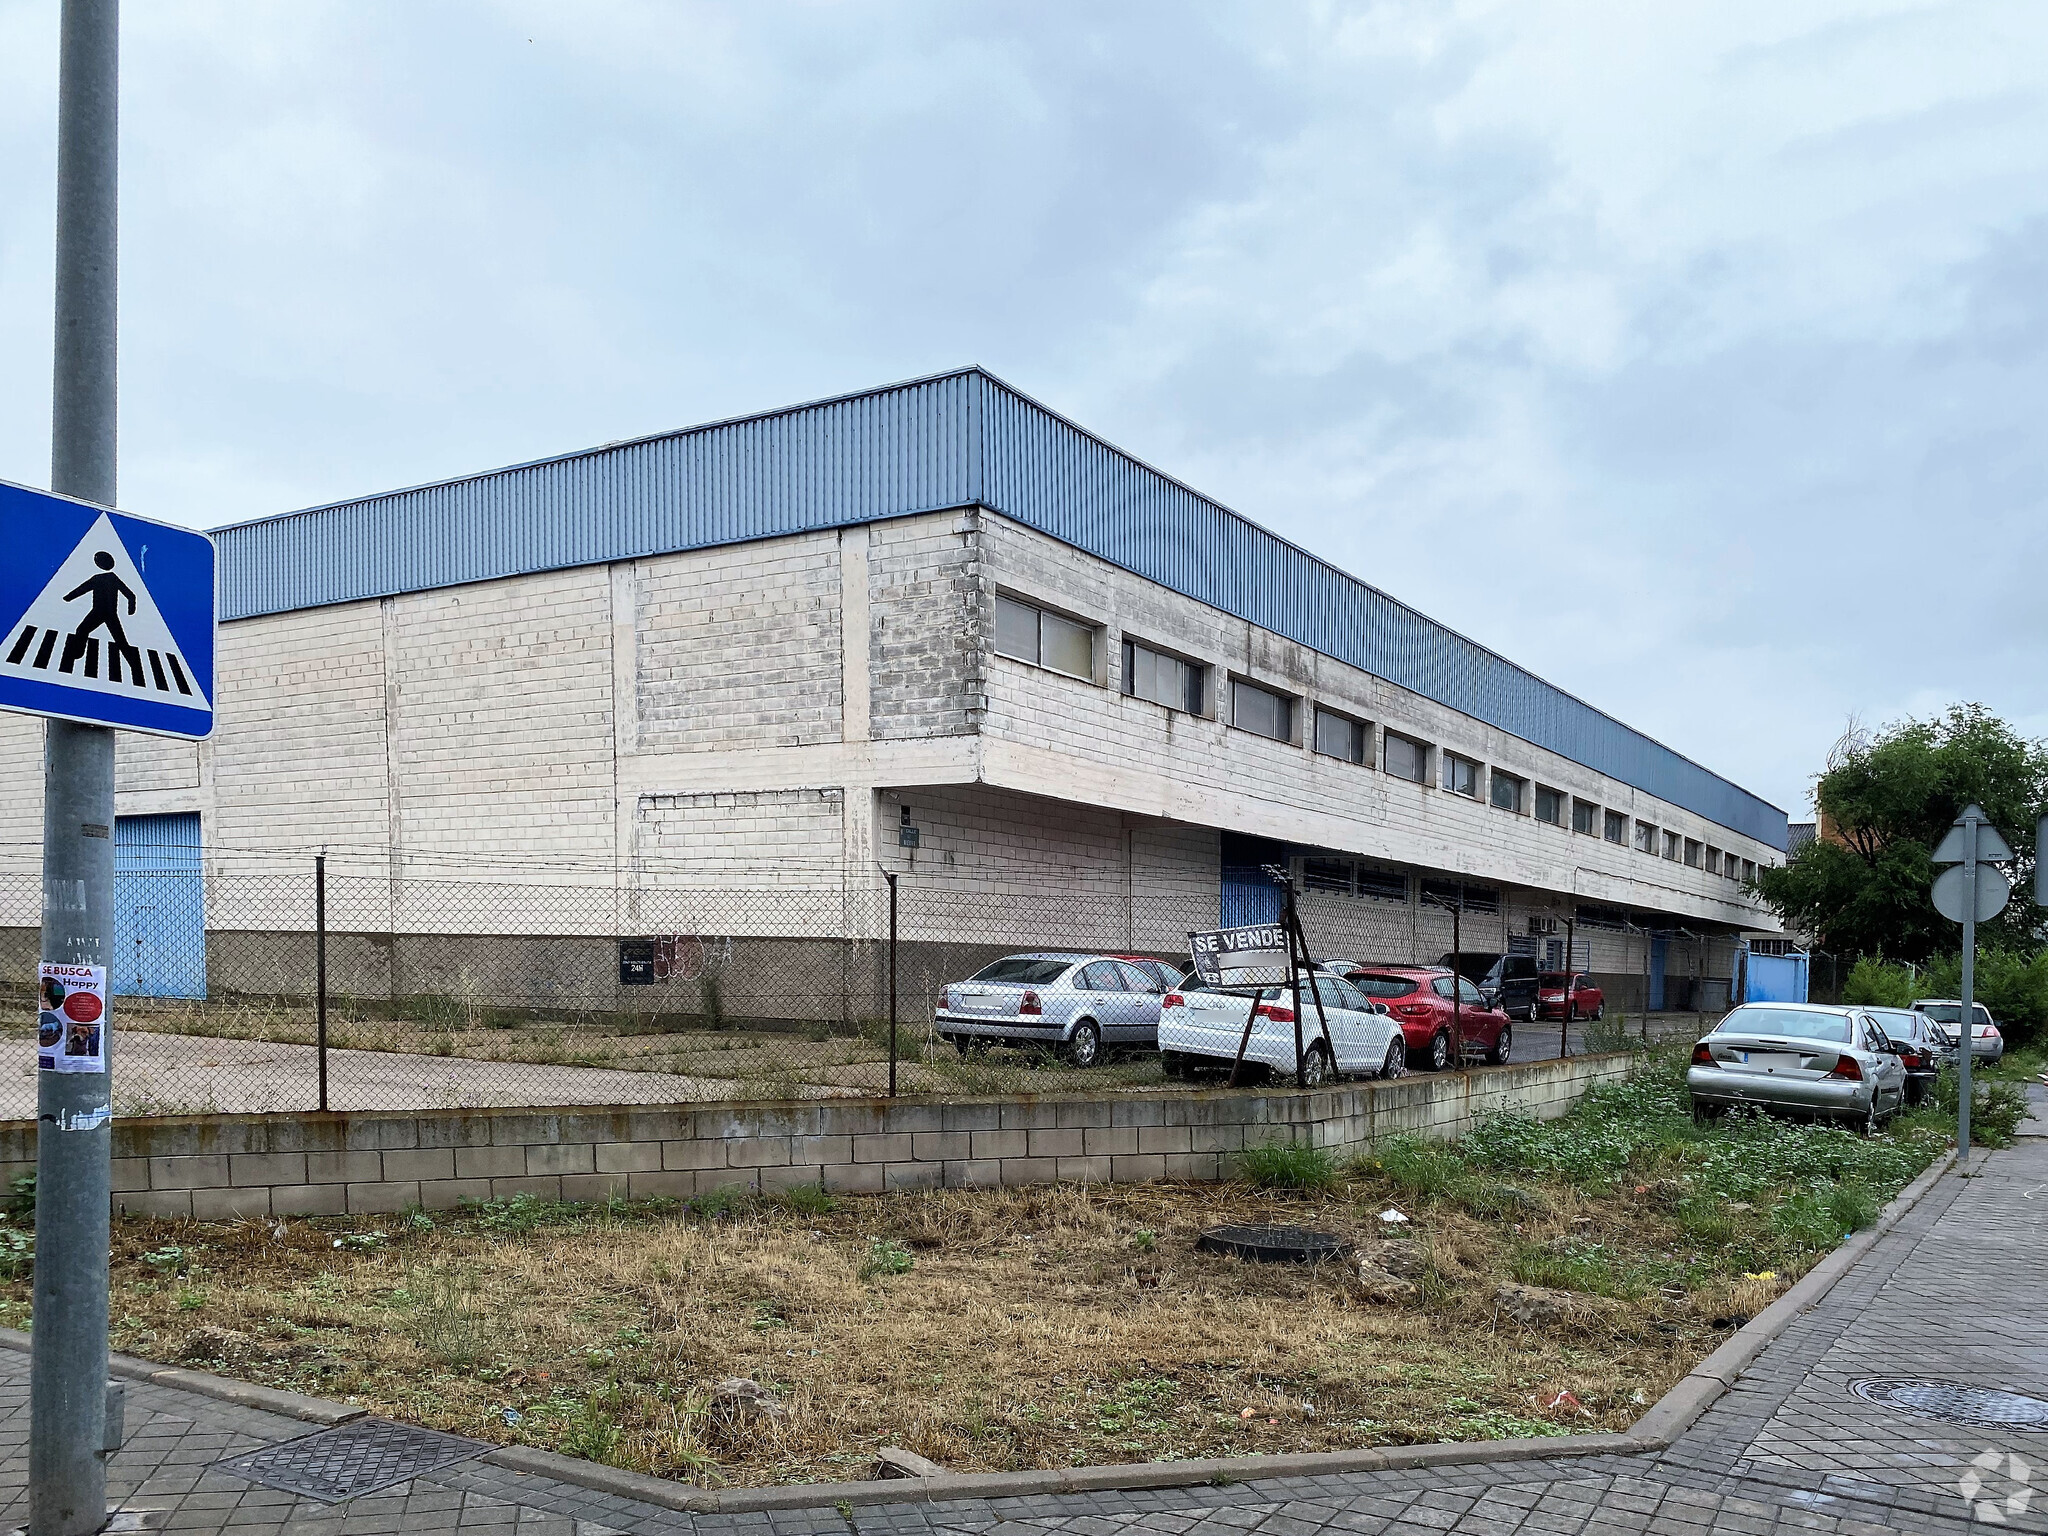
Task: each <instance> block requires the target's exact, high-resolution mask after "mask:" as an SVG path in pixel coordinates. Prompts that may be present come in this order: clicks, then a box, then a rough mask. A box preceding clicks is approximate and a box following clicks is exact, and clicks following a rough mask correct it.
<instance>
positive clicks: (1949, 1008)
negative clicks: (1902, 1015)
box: [1920, 1003, 1991, 1024]
mask: <svg viewBox="0 0 2048 1536" xmlns="http://www.w3.org/2000/svg"><path fill="white" fill-rule="evenodd" d="M1920 1012H1922V1013H1924V1014H1926V1015H1927V1017H1929V1018H1930V1019H1933V1020H1934V1021H1935V1022H1936V1023H1937V1024H1953V1023H1955V1022H1956V1021H1957V1020H1958V1019H1960V1018H1961V1017H1962V1016H1963V1005H1962V1004H1961V1003H1922V1004H1921V1005H1920ZM1970 1014H1971V1017H1973V1018H1974V1019H1976V1021H1977V1022H1978V1023H1979V1024H1989V1023H1990V1022H1991V1012H1990V1010H1989V1009H1987V1008H1986V1007H1985V1006H1984V1005H1983V1004H1982V1003H1973V1004H1972V1005H1971V1007H1970Z"/></svg>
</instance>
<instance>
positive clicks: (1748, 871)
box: [1742, 859, 1756, 880]
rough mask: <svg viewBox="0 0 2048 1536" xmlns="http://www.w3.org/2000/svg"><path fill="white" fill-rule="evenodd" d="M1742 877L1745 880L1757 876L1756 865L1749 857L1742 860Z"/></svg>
mask: <svg viewBox="0 0 2048 1536" xmlns="http://www.w3.org/2000/svg"><path fill="white" fill-rule="evenodd" d="M1742 878H1743V879H1744V880H1754V879H1755V878H1756V865H1755V864H1754V863H1753V862H1752V861H1750V860H1748V859H1744V860H1743V861H1742Z"/></svg>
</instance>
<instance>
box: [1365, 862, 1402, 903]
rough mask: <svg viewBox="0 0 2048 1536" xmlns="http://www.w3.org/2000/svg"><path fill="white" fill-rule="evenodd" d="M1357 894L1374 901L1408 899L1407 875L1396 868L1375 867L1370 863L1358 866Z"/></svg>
mask: <svg viewBox="0 0 2048 1536" xmlns="http://www.w3.org/2000/svg"><path fill="white" fill-rule="evenodd" d="M1357 875H1358V894H1359V895H1361V896H1367V897H1370V898H1372V899H1373V900H1374V901H1406V900H1407V899H1408V877H1407V875H1405V874H1403V873H1402V872H1401V871H1400V870H1398V869H1375V868H1373V867H1372V866H1371V865H1370V864H1361V865H1359V866H1358V871H1357Z"/></svg>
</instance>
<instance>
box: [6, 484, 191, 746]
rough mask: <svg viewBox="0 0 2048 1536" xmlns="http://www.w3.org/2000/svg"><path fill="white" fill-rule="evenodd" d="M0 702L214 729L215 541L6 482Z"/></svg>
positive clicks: (160, 729) (130, 725)
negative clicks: (5, 553)
mask: <svg viewBox="0 0 2048 1536" xmlns="http://www.w3.org/2000/svg"><path fill="white" fill-rule="evenodd" d="M0 541H4V545H5V547H6V549H7V551H8V559H7V561H6V562H5V565H4V567H0V625H4V626H5V627H4V628H0V709H11V710H19V711H23V712H26V713H30V714H38V715H46V716H54V717H56V718H59V719H66V720H81V721H85V722H88V723H91V724H95V725H111V726H119V727H122V728H125V729H128V730H136V731H148V732H152V733H155V734H159V735H167V736H188V737H200V736H205V735H206V734H208V733H209V732H210V731H211V730H212V728H213V683H214V665H213V661H214V656H213V637H214V557H213V541H212V540H211V539H209V538H208V537H207V536H206V535H205V534H203V533H197V532H194V531H193V530H191V529H189V528H174V527H171V526H169V525H168V524H163V523H152V522H148V521H145V520H144V519H142V518H137V517H130V516H128V515H127V514H125V513H120V512H109V511H106V510H105V509H103V508H99V507H94V506H89V505H87V504H86V503H83V502H76V501H71V500H69V499H68V498H65V497H61V496H52V495H49V494H47V493H45V492H42V491H33V490H29V489H27V488H25V487H21V486H14V485H6V484H0Z"/></svg>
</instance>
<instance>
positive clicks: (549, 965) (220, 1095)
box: [0, 859, 1727, 1118]
mask: <svg viewBox="0 0 2048 1536" xmlns="http://www.w3.org/2000/svg"><path fill="white" fill-rule="evenodd" d="M325 863H326V861H324V860H314V859H307V860H304V861H303V863H298V864H294V865H292V866H288V867H283V868H275V867H273V868H271V869H268V870H262V871H252V872H232V871H228V872H223V871H219V870H205V869H202V868H201V867H200V866H199V864H198V863H197V862H196V860H195V861H189V862H185V861H180V860H178V859H167V860H163V861H151V860H148V859H144V860H142V861H140V867H132V868H130V869H128V870H125V871H123V872H122V873H121V874H120V875H119V876H118V877H117V881H116V885H117V895H116V922H115V947H114V948H115V952H114V955H113V957H112V965H111V967H110V968H111V970H112V972H113V975H112V987H113V991H114V993H115V995H116V997H117V999H118V1004H117V1007H116V1009H115V1023H116V1031H115V1037H114V1038H115V1041H116V1045H115V1051H116V1055H115V1077H114V1081H115V1109H116V1112H117V1113H121V1114H128V1115H135V1114H204V1113H227V1112H256V1113H273V1112H275V1113H282V1112H295V1111H305V1110H311V1109H317V1108H322V1107H327V1108H333V1109H372V1108H375V1109H403V1108H444V1107H445V1108H452V1107H468V1106H479V1105H491V1104H498V1105H566V1104H578V1103H581V1104H644V1103H698V1102H718V1101H732V1100H761V1099H803V1098H812V1097H825V1096H835V1095H874V1094H887V1093H901V1094H938V1095H953V1094H984V1093H996V1092H1036V1091H1046V1090H1053V1089H1077V1088H1079V1089H1124V1090H1143V1089H1147V1088H1165V1087H1166V1086H1167V1085H1168V1080H1167V1078H1166V1077H1165V1075H1164V1073H1163V1071H1162V1068H1161V1065H1160V1058H1159V1055H1158V1053H1157V1051H1156V1050H1154V1049H1152V1048H1151V1047H1150V1045H1149V1044H1148V1045H1145V1046H1143V1047H1142V1048H1140V1047H1136V1046H1131V1047H1126V1048H1123V1049H1118V1048H1116V1045H1115V1042H1114V1041H1113V1040H1112V1041H1111V1042H1109V1043H1110V1046H1111V1048H1110V1049H1109V1050H1107V1051H1105V1052H1104V1053H1103V1056H1102V1058H1101V1059H1100V1060H1099V1061H1097V1062H1096V1063H1094V1064H1092V1065H1090V1066H1088V1067H1086V1068H1085V1069H1084V1068H1081V1067H1079V1066H1076V1065H1074V1064H1073V1063H1072V1062H1070V1061H1069V1060H1067V1059H1066V1057H1065V1056H1064V1055H1063V1053H1062V1052H1060V1051H1059V1050H1058V1049H1056V1048H1051V1047H1038V1046H1025V1047H1003V1046H998V1047H996V1048H993V1049H968V1050H962V1049H959V1048H957V1047H956V1046H955V1045H954V1044H952V1043H951V1042H949V1041H948V1040H947V1039H945V1038H943V1037H942V1035H941V1033H940V1032H939V1030H938V1028H937V1027H936V1025H935V1019H934V1016H935V1013H936V1011H937V1009H938V1007H939V1004H940V1001H941V994H942V991H943V989H944V988H945V987H946V986H947V985H948V984H949V983H957V982H961V981H963V980H965V979H967V978H969V977H971V976H973V975H974V974H975V973H976V972H977V971H979V970H980V969H982V968H983V967H984V966H986V965H987V964H988V963H989V962H991V961H993V960H995V959H998V958H1000V957H1002V956H1005V955H1010V954H1015V953H1018V952H1020V951H1032V950H1047V951H1078V952H1085V953H1091V954H1100V955H1105V956H1124V957H1129V958H1135V959H1147V958H1150V959H1157V960H1160V961H1164V962H1166V963H1168V964H1170V965H1173V966H1174V967H1175V968H1176V969H1177V970H1178V969H1184V968H1185V966H1186V964H1187V935H1188V933H1189V932H1190V931H1191V930H1199V929H1207V928H1213V927H1215V926H1216V925H1217V895H1216V889H1215V887H1214V886H1213V885H1211V886H1208V887H1206V888H1201V887H1194V886H1190V887H1188V888H1177V887H1172V886H1160V887H1155V888H1150V889H1130V888H1126V889H1123V890H1120V891H1103V890H1101V889H1100V888H1096V889H1093V890H1076V889H1068V888H1061V887H1059V886H1057V885H1055V884H1051V883H1048V884H1047V886H1046V887H1045V888H1044V889H1042V890H1037V891H1024V892H1019V891H1014V890H1013V891H1005V892H1000V893H998V892H990V891H987V890H985V889H977V888H973V887H971V886H967V885H964V884H949V883H947V882H946V881H944V880H943V879H939V878H934V879H929V880H913V879H912V878H909V877H905V878H903V879H901V880H900V881H899V882H897V883H895V884H893V885H892V884H886V883H883V881H882V880H881V879H880V878H879V877H878V878H877V880H876V881H875V883H873V884H872V885H863V886H860V887H857V888H848V887H847V886H845V885H843V884H840V883H828V882H825V881H822V880H806V879H804V878H801V877H799V878H794V879H790V880H785V881H781V882H766V883H756V884H739V883H715V884H707V883H705V882H704V881H702V880H701V879H696V880H688V879H685V878H683V877H680V876H677V877H673V878H665V877H663V876H661V875H659V874H642V875H640V876H638V877H637V878H636V880H635V882H634V883H633V884H632V885H631V886H630V887H628V886H621V885H619V884H616V883H614V882H613V881H612V880H611V879H610V877H608V876H607V877H605V878H604V879H603V880H602V882H601V883H600V881H599V880H598V879H596V878H594V877H592V878H585V879H583V880H580V881H579V880H578V879H576V878H573V877H563V876H557V877H555V878H552V879H550V880H547V881H537V880H531V879H516V878H512V877H510V876H509V875H505V876H497V877H490V878H483V877H478V876H476V875H468V874H465V875H463V876H460V877H457V876H427V877H413V876H410V875H407V876H403V877H401V878H392V877H391V876H389V875H388V874H384V873H381V872H378V873H362V872H350V871H343V870H330V869H327V868H326V867H325ZM1300 910H1301V916H1302V921H1303V924H1304V927H1305V929H1306V931H1307V934H1308V937H1309V940H1310V943H1311V944H1312V946H1313V947H1314V949H1315V951H1316V953H1317V954H1318V955H1319V956H1324V957H1337V956H1342V957H1345V958H1350V959H1356V960H1359V961H1364V962H1379V963H1389V964H1419V963H1431V964H1433V963H1435V962H1436V961H1437V959H1438V958H1439V957H1440V956H1441V955H1443V954H1444V953H1446V952H1447V951H1449V950H1451V949H1452V948H1453V941H1454V937H1455V939H1456V941H1457V943H1458V944H1460V945H1462V946H1463V948H1464V949H1465V950H1466V951H1472V950H1475V949H1483V948H1486V947H1490V946H1495V945H1498V946H1500V947H1502V948H1505V947H1506V946H1507V943H1508V941H1509V939H1510V937H1511V935H1510V933H1509V920H1508V918H1507V916H1506V914H1505V913H1503V912H1501V911H1500V910H1499V909H1498V908H1496V909H1495V910H1493V911H1490V912H1486V911H1479V912H1473V911H1459V912H1453V911H1449V910H1443V909H1440V908H1438V907H1433V906H1431V905H1430V904H1429V903H1428V902H1426V901H1425V902H1417V903H1410V902H1393V901H1386V902H1375V901H1366V900H1360V899H1357V898H1356V897H1354V896H1349V895H1338V894H1333V893H1329V892H1319V891H1317V890H1316V889H1314V888H1313V887H1312V886H1311V888H1309V889H1307V890H1305V891H1304V892H1303V893H1302V897H1301V908H1300ZM40 919H41V892H40V879H39V877H37V876H35V875H31V874H4V873H0V996H4V999H5V1002H6V1007H5V1012H4V1018H5V1024H4V1026H0V1027H4V1030H5V1032H6V1033H7V1034H9V1035H10V1036H11V1037H13V1038H14V1039H15V1040H16V1051H15V1056H14V1059H15V1060H16V1062H18V1063H19V1064H20V1065H19V1068H18V1070H17V1071H16V1072H14V1073H11V1074H0V1118H11V1117H16V1116H23V1115H30V1114H33V1113H34V1104H35V1073H34V1052H33V1049H32V1046H31V1043H30V1042H31V1039H32V1037H33V1033H34V1019H35V1013H34V1007H33V1002H32V997H33V991H34V976H35V967H36V960H37V947H38V926H37V925H38V924H39V923H40ZM1545 942H1548V941H1547V940H1546V941H1545ZM1567 942H1568V944H1569V955H1570V959H1569V961H1568V962H1566V963H1569V964H1571V965H1574V966H1577V967H1581V968H1585V969H1589V970H1593V971H1595V972H1597V973H1606V974H1608V975H1609V976H1610V977H1611V979H1612V981H1613V983H1614V984H1615V985H1617V986H1621V987H1623V988H1626V987H1627V986H1629V985H1630V984H1631V978H1632V977H1633V975H1634V973H1635V969H1636V968H1637V958H1636V952H1637V951H1638V950H1642V951H1644V952H1645V953H1647V948H1646V946H1647V939H1646V938H1645V937H1644V936H1643V933H1642V931H1641V930H1637V929H1632V928H1629V927H1628V925H1626V924H1622V925H1619V926H1616V927H1612V928H1610V929H1588V928H1587V927H1585V926H1583V925H1582V926H1580V927H1579V928H1578V930H1577V932H1576V933H1575V934H1573V935H1571V936H1570V938H1569V939H1568V941H1567ZM1724 953H1725V951H1724ZM1712 964H1713V958H1712V956H1711V954H1710V951H1709V950H1708V949H1707V948H1706V947H1705V946H1704V945H1702V946H1700V947H1699V948H1698V950H1697V953H1696V954H1695V955H1694V957H1693V960H1692V961H1691V964H1690V970H1691V973H1692V974H1698V973H1699V972H1700V971H1701V968H1702V967H1706V968H1711V966H1712ZM1720 964H1721V967H1722V976H1723V978H1724V979H1723V981H1722V983H1721V989H1722V1001H1723V1004H1724V1005H1725V994H1726V981H1725V976H1726V974H1727V968H1726V966H1727V962H1726V961H1725V960H1722V961H1721V962H1720ZM1680 968H1681V967H1680V966H1679V965H1677V964H1673V965H1671V966H1670V967H1669V971H1670V975H1669V976H1668V977H1667V978H1666V982H1665V984H1666V986H1667V987H1668V986H1670V985H1671V981H1672V979H1674V978H1675V977H1676V976H1677V974H1678V972H1679V970H1680ZM1644 982H1645V985H1646V986H1647V984H1648V976H1647V970H1645V972H1644ZM1704 991H1705V989H1704V988H1703V989H1702V996H1704ZM1645 995H1647V994H1645ZM1617 1005H1619V1006H1622V1007H1625V1008H1627V1009H1628V1011H1630V1012H1639V1011H1640V1009H1641V999H1636V1000H1634V1001H1633V1002H1631V1001H1630V1000H1629V999H1628V998H1626V997H1616V998H1615V1000H1614V1002H1613V1003H1611V1004H1610V1007H1614V1006H1617ZM1521 1032H1522V1035H1523V1038H1526V1039H1529V1047H1528V1048H1526V1049H1524V1050H1523V1051H1522V1053H1521V1054H1524V1055H1528V1054H1556V1053H1557V1051H1558V1049H1559V1048H1560V1046H1561V1043H1562V1042H1561V1041H1560V1039H1559V1038H1558V1032H1557V1031H1556V1029H1555V1028H1554V1027H1553V1028H1552V1029H1551V1030H1550V1031H1549V1032H1548V1037H1547V1038H1546V1037H1545V1034H1544V1032H1543V1031H1542V1030H1541V1029H1540V1028H1539V1029H1536V1030H1528V1029H1527V1027H1526V1026H1524V1027H1522V1031H1521ZM1576 1041H1577V1036H1576V1035H1575V1036H1574V1042H1575V1044H1574V1048H1577V1044H1576Z"/></svg>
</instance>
